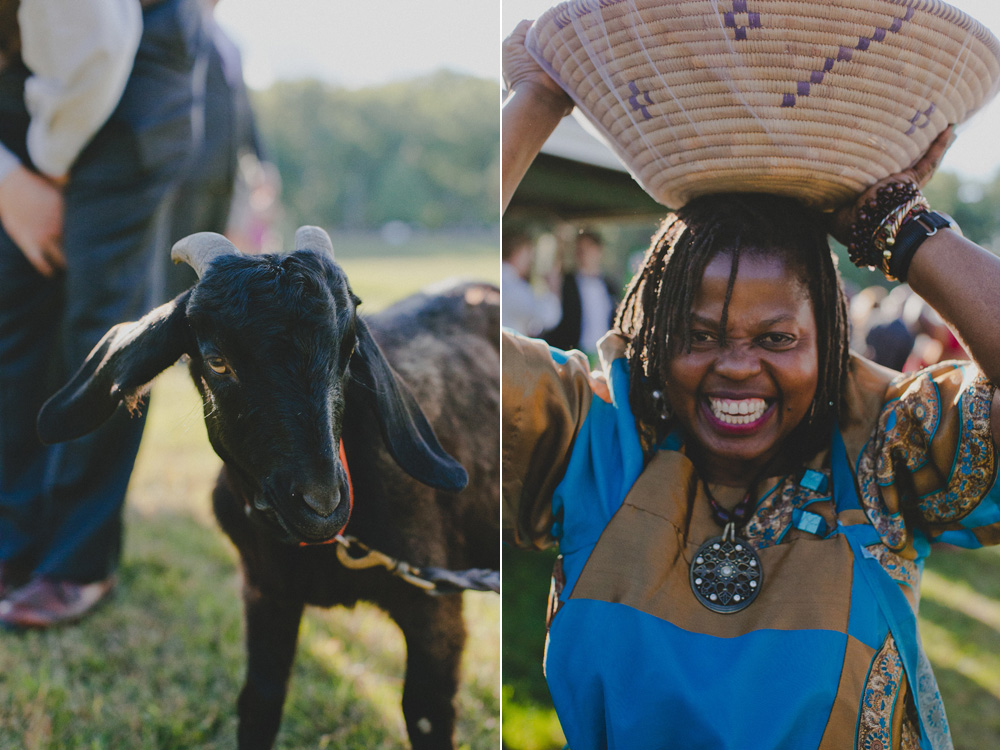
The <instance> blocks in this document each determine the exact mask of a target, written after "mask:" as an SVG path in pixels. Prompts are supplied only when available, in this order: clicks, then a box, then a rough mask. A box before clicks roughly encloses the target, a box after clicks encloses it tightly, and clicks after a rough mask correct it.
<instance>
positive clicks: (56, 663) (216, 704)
mask: <svg viewBox="0 0 1000 750" xmlns="http://www.w3.org/2000/svg"><path fill="white" fill-rule="evenodd" d="M498 254H499V251H498V249H496V248H495V249H494V254H493V255H492V256H490V257H487V256H486V254H482V253H480V254H477V253H471V254H469V255H468V256H467V259H468V260H469V263H468V267H467V270H468V273H469V275H470V276H475V277H477V278H485V279H486V280H492V281H496V280H497V279H498V277H499V264H498V263H493V262H492V261H493V260H494V259H495V258H496V257H497V255H498ZM456 263H457V261H456V260H455V259H454V258H451V257H449V258H447V259H446V260H442V259H441V258H425V259H424V260H423V263H422V264H421V268H422V269H424V270H425V271H426V273H427V274H430V273H431V269H436V270H437V271H438V272H439V276H438V278H440V277H442V276H446V275H450V269H452V267H453V266H454V265H455V264H456ZM346 265H347V262H346V260H345V266H346ZM493 266H496V268H495V272H494V273H492V274H491V273H490V271H491V268H492V267H493ZM390 268H391V266H390ZM347 270H348V274H349V275H350V277H351V280H352V282H356V283H358V285H359V286H362V287H369V288H372V289H375V288H376V287H377V282H378V281H379V280H380V279H384V278H385V275H386V274H387V272H388V269H387V267H385V266H383V265H382V263H381V262H379V263H375V262H374V261H373V262H372V263H365V262H363V260H362V259H360V258H357V259H352V260H351V267H350V268H348V269H347ZM480 271H481V272H480ZM424 277H425V276H424V274H419V275H418V274H416V273H414V274H412V276H411V277H410V279H409V281H410V282H411V286H410V287H409V288H407V289H405V290H403V291H401V292H399V293H398V295H397V296H401V295H402V294H403V293H405V292H406V291H410V290H411V289H414V288H416V287H417V286H419V285H420V283H422V280H423V278H424ZM399 288H400V289H402V286H400V287H399ZM386 301H388V300H386ZM365 306H366V308H367V307H369V304H368V301H367V300H366V303H365ZM372 307H375V305H374V304H373V305H372ZM150 409H151V410H150V414H149V421H148V424H147V428H146V434H145V436H144V438H143V444H142V448H141V450H140V454H139V459H138V461H137V464H136V470H135V472H134V474H133V477H132V482H131V484H130V486H129V495H128V501H127V505H126V528H127V531H126V544H125V550H124V554H123V560H122V565H121V567H120V569H119V585H118V588H117V592H116V595H115V597H114V599H113V600H112V601H110V602H109V603H108V604H106V605H105V606H103V607H102V608H101V609H100V610H99V611H98V612H96V613H94V614H93V615H92V616H91V617H89V618H88V619H86V620H85V621H84V622H82V623H81V624H79V625H78V626H75V627H71V628H66V629H61V630H56V631H51V632H33V633H26V634H22V635H14V634H7V633H0V750H43V749H44V750H76V749H77V748H79V749H80V750H83V749H84V748H86V749H88V750H105V749H106V750H118V749H119V748H128V749H129V750H147V749H148V750H192V749H194V748H204V749H206V750H213V749H215V748H220V749H221V748H233V747H235V733H236V717H235V704H236V696H237V693H238V691H239V689H240V687H241V685H242V681H243V672H244V656H243V630H242V628H243V625H242V609H241V604H240V593H239V587H240V582H239V575H238V572H237V561H236V553H235V550H234V548H233V547H232V545H231V544H230V542H229V540H228V539H227V538H226V537H225V536H224V535H223V534H222V532H221V531H219V530H218V528H217V526H216V524H215V521H214V519H213V518H212V515H211V508H210V500H209V492H210V490H211V487H212V484H213V482H214V478H215V474H216V473H217V471H218V468H219V465H220V462H219V459H218V458H217V457H216V456H215V454H214V453H213V452H212V450H211V448H210V447H209V445H208V440H207V438H206V436H205V428H204V423H203V422H202V418H201V410H200V404H199V401H198V397H197V394H196V392H195V389H194V386H193V385H192V384H191V383H190V382H189V380H188V377H187V373H186V372H185V371H184V369H183V368H182V367H180V366H175V367H173V368H170V369H169V370H168V371H167V372H165V373H164V374H163V375H162V376H160V378H159V379H158V380H157V381H156V383H155V385H154V387H153V396H152V403H151V407H150ZM465 612H466V620H467V625H468V627H469V640H468V645H467V648H466V652H465V658H464V661H463V680H462V685H461V688H460V692H459V695H458V699H457V703H458V712H459V723H458V729H457V732H456V741H457V743H458V745H459V746H460V747H462V748H466V749H467V750H486V749H487V748H489V749H490V750H492V749H493V748H496V747H498V746H499V745H500V724H499V714H500V700H501V699H500V653H499V641H500V604H499V600H498V597H496V596H495V595H493V594H484V593H467V594H465ZM404 661H405V647H404V643H403V639H402V635H401V634H400V632H399V630H398V628H396V626H395V625H394V624H393V623H392V622H391V621H390V620H389V619H388V617H386V616H385V615H384V614H383V613H382V612H380V611H379V610H377V609H375V608H374V607H371V606H364V605H359V606H358V607H357V608H355V609H352V610H346V609H343V608H338V609H333V610H320V609H315V608H310V609H308V610H307V614H306V617H305V618H304V620H303V623H302V629H301V636H300V641H299V649H298V656H297V659H296V662H295V666H294V669H293V673H292V681H291V690H290V693H289V697H288V700H287V702H286V704H285V714H284V720H283V722H282V728H281V733H280V734H279V737H278V742H277V747H279V748H282V749H285V750H305V749H306V748H309V749H310V750H315V749H316V748H357V749H358V750H369V749H370V748H406V747H408V743H407V740H406V731H405V727H404V725H403V719H402V711H401V709H400V706H399V702H400V696H401V690H402V680H403V673H404Z"/></svg>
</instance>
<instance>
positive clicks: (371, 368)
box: [350, 318, 469, 490]
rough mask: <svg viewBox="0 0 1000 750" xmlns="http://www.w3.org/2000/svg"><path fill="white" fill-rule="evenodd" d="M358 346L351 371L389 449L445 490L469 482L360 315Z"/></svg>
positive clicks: (423, 478) (423, 479)
mask: <svg viewBox="0 0 1000 750" xmlns="http://www.w3.org/2000/svg"><path fill="white" fill-rule="evenodd" d="M356 325H357V329H356V330H357V339H358V346H357V349H356V350H355V352H354V356H353V357H352V358H351V365H350V374H351V379H352V380H353V381H354V383H355V384H356V385H357V386H359V387H357V388H354V389H352V392H351V397H350V398H351V403H354V400H355V399H358V398H360V399H361V400H363V401H365V402H366V404H367V406H369V408H370V409H371V410H372V411H373V412H374V414H375V416H376V419H377V420H378V425H379V431H380V432H381V434H382V440H383V441H384V442H385V445H386V447H387V448H388V449H389V453H390V454H392V457H393V458H394V459H395V460H396V463H398V464H399V465H400V466H401V467H402V468H403V470H404V471H406V473H407V474H409V475H410V476H412V477H413V478H415V479H418V480H420V481H421V482H423V483H424V484H427V485H430V486H431V487H437V488H438V489H443V490H460V489H462V488H463V487H465V485H467V484H468V483H469V476H468V474H466V472H465V469H463V468H462V465H461V464H459V463H458V462H457V461H456V460H455V459H454V458H452V457H451V456H450V455H448V453H446V452H445V450H444V448H442V447H441V444H440V443H439V442H438V439H437V436H436V435H435V434H434V430H433V428H432V427H431V426H430V423H429V422H428V421H427V417H425V416H424V413H423V411H422V410H421V409H420V405H419V404H417V401H416V399H414V398H413V395H412V394H411V393H410V390H409V388H407V387H406V384H405V383H404V382H403V381H402V380H400V379H399V378H398V377H397V376H396V374H395V373H394V372H393V371H392V368H391V367H390V366H389V363H388V362H387V361H386V359H385V355H383V354H382V350H381V349H380V348H379V346H378V344H377V343H375V339H374V338H372V335H371V333H370V332H369V330H368V326H367V325H365V322H364V321H363V320H361V318H358V319H357V324H356Z"/></svg>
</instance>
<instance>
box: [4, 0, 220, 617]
mask: <svg viewBox="0 0 1000 750" xmlns="http://www.w3.org/2000/svg"><path fill="white" fill-rule="evenodd" d="M0 19H2V24H0V28H2V30H3V39H2V45H3V48H2V57H3V61H2V69H0V144H2V147H0V224H2V231H0V625H2V626H5V627H8V628H14V629H20V628H27V627H48V626H51V625H58V624H62V623H67V622H71V621H74V620H77V619H79V618H80V617H83V616H84V615H85V614H87V613H88V612H90V611H91V610H92V608H93V607H94V606H95V605H96V604H98V603H99V602H100V601H102V600H103V599H104V598H105V597H106V596H107V595H108V593H109V592H110V591H111V590H112V588H113V585H114V573H115V570H116V568H117V565H118V561H119V558H120V554H121V544H122V517H121V513H122V505H123V502H124V498H125V489H126V486H127V484H128V480H129V476H130V474H131V471H132V465H133V463H134V460H135V456H136V452H137V450H138V447H139V440H140V437H141V435H142V429H143V424H144V421H143V419H142V418H141V417H138V416H134V415H131V414H129V412H128V410H126V409H122V410H120V411H119V413H117V414H116V415H115V416H114V417H113V418H112V419H110V420H109V421H108V422H107V423H106V424H105V425H104V427H103V428H101V429H100V430H98V431H97V432H95V433H93V434H91V435H89V436H87V437H84V438H81V439H79V440H75V441H72V442H70V443H67V444H63V445H57V446H43V445H42V444H41V443H40V442H39V440H38V438H37V436H36V431H35V419H36V415H37V414H38V410H39V408H40V407H41V405H42V403H43V402H44V401H45V399H46V398H47V397H48V396H49V395H50V394H51V393H53V392H54V391H55V389H56V387H58V385H59V384H60V383H62V382H65V381H66V380H67V379H68V377H69V376H70V375H71V372H69V371H68V370H67V368H68V367H70V366H73V365H74V364H75V363H78V362H81V361H83V359H84V358H85V357H86V356H87V354H88V352H90V350H91V349H92V348H93V347H94V345H95V344H97V342H98V341H99V340H100V338H101V337H102V336H103V335H104V333H105V332H106V331H107V330H108V329H109V328H111V327H112V326H113V325H115V324H116V323H118V322H119V321H122V320H135V319H137V318H138V317H139V316H140V315H142V314H143V313H144V312H145V311H146V310H148V309H150V308H151V306H152V302H153V299H152V290H151V289H150V285H149V283H148V280H149V278H150V271H151V268H152V265H153V263H154V261H155V255H154V253H155V249H156V245H155V241H154V240H155V237H154V235H155V227H156V224H157V222H158V221H164V220H165V217H164V211H165V210H166V208H167V207H168V206H169V201H170V196H171V193H172V190H173V189H174V188H175V186H176V185H177V182H178V180H179V178H180V177H181V175H182V174H183V170H184V168H185V165H186V164H187V162H188V159H189V158H190V156H191V154H192V153H193V148H194V142H195V138H196V137H197V131H196V128H195V122H196V118H195V117H194V116H193V115H194V112H195V106H196V104H195V100H194V92H195V91H196V90H197V89H200V86H199V85H196V72H195V71H196V59H197V58H198V56H199V54H200V53H201V50H202V45H203V35H202V8H201V6H200V4H199V2H198V0H73V1H72V2H57V0H20V2H18V1H17V0H0Z"/></svg>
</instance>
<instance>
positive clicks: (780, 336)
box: [761, 333, 795, 347]
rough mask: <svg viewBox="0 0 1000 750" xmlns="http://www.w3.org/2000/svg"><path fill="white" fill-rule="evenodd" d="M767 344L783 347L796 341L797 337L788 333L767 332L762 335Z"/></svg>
mask: <svg viewBox="0 0 1000 750" xmlns="http://www.w3.org/2000/svg"><path fill="white" fill-rule="evenodd" d="M761 341H762V342H763V343H764V345H765V346H771V347H781V346H788V345H789V344H793V343H795V337H794V336H791V335H790V334H787V333H767V334H765V335H764V336H762V337H761Z"/></svg>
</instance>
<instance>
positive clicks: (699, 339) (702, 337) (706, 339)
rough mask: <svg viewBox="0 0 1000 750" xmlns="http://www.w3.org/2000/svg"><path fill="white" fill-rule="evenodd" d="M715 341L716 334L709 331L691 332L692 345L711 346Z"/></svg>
mask: <svg viewBox="0 0 1000 750" xmlns="http://www.w3.org/2000/svg"><path fill="white" fill-rule="evenodd" d="M713 341H715V334H714V333H711V332H709V331H691V343H692V344H709V343H711V342H713Z"/></svg>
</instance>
